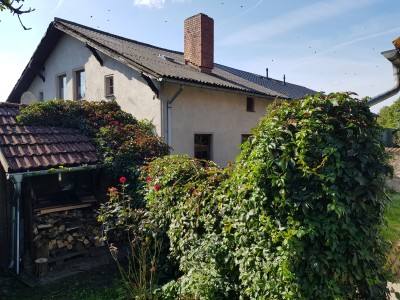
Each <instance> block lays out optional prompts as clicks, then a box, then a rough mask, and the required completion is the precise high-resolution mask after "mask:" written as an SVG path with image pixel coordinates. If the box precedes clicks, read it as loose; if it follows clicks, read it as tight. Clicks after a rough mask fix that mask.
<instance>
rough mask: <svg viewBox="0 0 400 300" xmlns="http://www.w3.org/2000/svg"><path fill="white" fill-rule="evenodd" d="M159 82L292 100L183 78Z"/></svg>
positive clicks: (170, 78) (171, 78) (165, 79)
mask: <svg viewBox="0 0 400 300" xmlns="http://www.w3.org/2000/svg"><path fill="white" fill-rule="evenodd" d="M158 81H163V82H169V83H174V84H184V85H188V86H193V87H198V88H208V89H213V90H218V91H224V92H230V93H235V94H240V95H247V96H252V97H259V98H266V99H268V100H275V99H285V100H290V98H289V97H287V96H285V95H269V94H265V93H261V92H257V91H250V90H244V89H235V88H233V87H225V86H221V85H215V84H211V83H205V82H196V81H192V80H184V79H181V78H173V77H160V78H159V79H158Z"/></svg>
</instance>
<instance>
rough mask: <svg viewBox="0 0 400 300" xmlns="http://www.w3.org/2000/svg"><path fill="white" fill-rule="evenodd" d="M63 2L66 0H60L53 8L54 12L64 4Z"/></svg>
mask: <svg viewBox="0 0 400 300" xmlns="http://www.w3.org/2000/svg"><path fill="white" fill-rule="evenodd" d="M63 2H64V0H58V3H57V6H56V8H55V9H53V13H55V12H56V11H57V10H58V9H59V8H60V6H61V5H62V4H63Z"/></svg>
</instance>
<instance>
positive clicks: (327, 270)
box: [21, 94, 391, 299]
mask: <svg viewBox="0 0 400 300" xmlns="http://www.w3.org/2000/svg"><path fill="white" fill-rule="evenodd" d="M54 103H55V104H54V107H56V108H54V110H52V109H53V106H52V105H53V104H34V105H33V106H28V108H27V109H26V110H25V111H23V113H22V115H21V120H22V121H24V122H27V123H30V124H32V123H35V124H42V125H43V124H46V125H56V126H60V123H57V122H60V120H57V119H58V118H59V116H58V115H57V114H58V113H59V112H58V110H59V109H60V107H64V106H65V107H64V108H62V109H61V112H62V114H71V116H68V119H69V120H70V121H69V122H70V123H68V124H64V126H68V127H70V126H73V127H75V128H79V129H81V130H83V131H84V132H86V133H87V134H89V135H90V136H92V137H93V138H94V141H95V142H96V143H97V145H98V146H99V151H100V153H101V154H102V157H103V159H104V161H105V163H106V165H108V166H110V169H113V170H118V172H116V173H114V175H121V176H123V177H122V178H121V179H120V184H119V187H113V188H110V190H109V195H110V201H109V202H108V203H105V204H104V205H103V206H102V207H101V209H100V212H99V220H101V221H102V222H103V223H104V226H105V228H106V230H107V232H108V234H109V235H108V236H109V237H110V240H109V246H110V249H111V252H112V253H113V255H114V256H115V258H116V259H117V260H118V256H117V252H118V250H119V249H118V248H117V246H116V245H117V244H115V245H114V244H111V242H112V240H111V239H112V238H113V233H115V231H117V230H119V231H122V232H124V234H125V237H127V238H128V241H129V243H127V245H128V253H129V257H130V261H129V262H130V264H129V267H130V269H129V268H128V269H124V268H123V267H124V266H123V265H122V263H121V265H120V266H121V272H122V274H123V275H124V278H125V283H126V286H127V288H128V289H127V290H128V291H129V293H128V295H129V297H130V298H136V299H387V297H388V290H387V288H386V284H387V278H388V275H389V274H388V272H387V271H386V269H385V267H384V266H385V262H386V253H387V250H388V245H387V243H386V242H385V241H384V239H383V237H382V235H381V226H382V222H383V214H384V210H385V208H386V206H387V202H388V198H387V195H386V193H385V178H386V176H390V174H391V168H390V167H389V164H388V156H387V154H386V152H385V149H384V146H383V145H382V143H381V142H380V127H379V126H378V125H377V123H376V120H375V117H374V115H373V114H372V113H371V112H370V111H369V108H368V107H367V106H366V104H365V101H363V100H358V99H355V98H352V97H351V95H349V94H330V95H328V96H323V95H315V96H308V97H307V98H305V99H302V100H295V101H290V102H279V104H275V105H274V106H273V107H270V108H269V112H268V113H267V115H266V116H265V118H263V119H262V120H261V121H260V124H259V126H258V127H257V128H256V129H254V132H253V133H254V134H253V135H252V137H251V138H250V139H249V140H248V141H247V142H246V143H245V144H244V145H242V152H241V154H240V155H239V156H238V157H237V159H236V161H235V163H234V164H233V165H232V166H230V167H228V168H226V169H221V168H219V167H218V166H216V165H215V164H213V163H212V162H206V161H198V160H195V159H192V158H189V157H188V156H184V155H178V156H165V154H166V153H167V152H168V147H167V146H166V145H165V144H163V143H162V142H161V141H160V140H159V139H157V138H156V137H155V136H154V135H153V133H152V131H151V128H150V125H148V124H143V126H142V125H141V124H142V123H140V122H137V121H136V120H134V119H133V118H132V117H131V116H128V115H127V114H125V113H122V112H120V110H119V109H118V107H117V105H116V104H115V103H102V104H83V105H81V106H82V107H83V108H72V109H71V108H70V106H69V105H71V106H72V107H74V105H75V104H72V103H70V102H66V103H65V104H63V103H60V102H58V103H57V102H54ZM35 105H36V106H35ZM86 105H87V106H88V107H89V106H91V105H99V106H100V107H101V106H107V105H111V106H112V107H114V110H113V111H112V114H111V115H112V118H111V119H109V115H110V113H109V109H107V110H104V111H103V113H101V114H100V113H99V111H97V110H92V109H93V108H90V109H88V110H85V108H84V107H85V106H86ZM78 106H79V105H78ZM74 110H75V112H74ZM94 112H95V114H94ZM91 114H92V115H91ZM93 114H94V115H93ZM105 115H107V117H105ZM43 116H47V117H43ZM77 116H78V117H77ZM49 119H54V122H55V123H51V124H50V123H49ZM65 119H66V118H64V119H63V120H65ZM82 120H83V121H82ZM42 121H43V122H45V123H41V122H42ZM51 122H53V121H51ZM116 122H118V124H117V123H116ZM131 122H132V124H133V125H128V124H131ZM62 123H63V122H62ZM121 124H122V125H121ZM139 125H140V126H141V127H140V129H138V126H139ZM131 126H134V128H135V130H133V128H132V127H131ZM138 132H139V133H138ZM119 136H121V138H120V139H121V141H120V142H118V143H117V144H115V141H118V137H119ZM157 157H158V158H157ZM114 167H115V169H114ZM132 270H135V271H134V272H132Z"/></svg>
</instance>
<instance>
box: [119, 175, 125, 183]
mask: <svg viewBox="0 0 400 300" xmlns="http://www.w3.org/2000/svg"><path fill="white" fill-rule="evenodd" d="M125 182H126V177H124V176H122V177H121V178H120V179H119V183H122V184H124V183H125Z"/></svg>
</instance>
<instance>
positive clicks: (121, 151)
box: [17, 100, 169, 192]
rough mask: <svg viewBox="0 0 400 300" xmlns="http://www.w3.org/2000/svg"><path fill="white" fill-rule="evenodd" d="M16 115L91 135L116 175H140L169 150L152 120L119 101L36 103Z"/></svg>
mask: <svg viewBox="0 0 400 300" xmlns="http://www.w3.org/2000/svg"><path fill="white" fill-rule="evenodd" d="M17 118H18V122H20V123H22V124H29V125H42V126H56V127H66V128H76V129H78V130H80V131H81V132H82V133H84V134H85V135H87V136H88V137H90V138H92V140H93V142H94V143H95V145H96V146H97V149H98V152H99V154H100V157H101V158H102V161H103V164H104V165H105V167H106V168H107V170H108V171H109V173H110V174H111V175H113V176H114V177H115V178H119V177H121V176H126V177H128V179H134V178H137V176H138V173H139V171H138V170H139V168H140V167H141V166H142V165H143V164H145V163H147V162H148V161H150V160H152V159H153V158H155V157H160V156H163V155H167V154H168V153H169V147H168V145H166V144H165V143H164V142H162V141H161V139H160V138H158V137H157V136H156V135H155V134H154V133H153V131H154V128H153V125H152V124H151V123H150V122H147V121H138V120H136V119H135V118H134V117H133V116H132V115H131V114H129V113H126V112H124V111H123V110H121V108H120V106H119V105H118V104H117V102H116V101H92V102H88V101H69V100H52V101H46V102H35V103H33V104H30V105H28V106H25V107H21V114H20V115H19V116H18V117H17ZM131 182H133V180H131ZM131 186H132V187H133V186H134V185H133V184H131ZM131 192H132V190H131Z"/></svg>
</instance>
